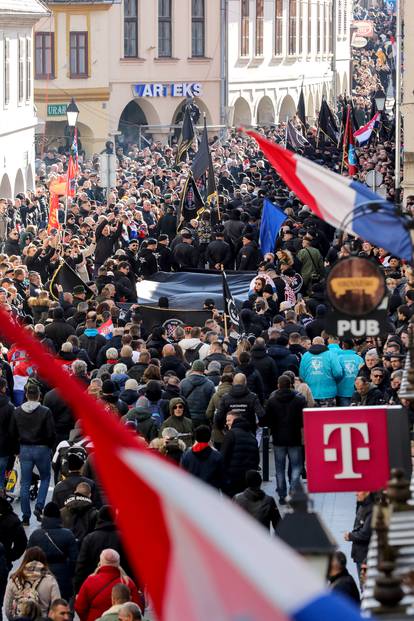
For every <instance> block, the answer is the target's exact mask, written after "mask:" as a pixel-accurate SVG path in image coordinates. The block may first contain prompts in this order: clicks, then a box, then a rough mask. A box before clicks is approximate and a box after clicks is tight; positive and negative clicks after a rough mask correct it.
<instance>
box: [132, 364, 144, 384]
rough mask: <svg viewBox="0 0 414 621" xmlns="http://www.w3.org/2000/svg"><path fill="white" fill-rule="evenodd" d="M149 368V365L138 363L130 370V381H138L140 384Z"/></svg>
mask: <svg viewBox="0 0 414 621" xmlns="http://www.w3.org/2000/svg"><path fill="white" fill-rule="evenodd" d="M147 368H148V364H142V363H139V362H138V363H137V364H134V366H133V367H131V368H130V369H128V377H129V378H130V379H134V380H136V381H137V382H138V384H139V383H140V382H141V379H142V376H143V375H144V371H145V369H147Z"/></svg>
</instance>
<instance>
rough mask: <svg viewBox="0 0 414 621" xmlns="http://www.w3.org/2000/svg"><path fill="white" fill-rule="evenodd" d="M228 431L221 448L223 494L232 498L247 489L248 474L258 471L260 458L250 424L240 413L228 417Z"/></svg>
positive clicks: (232, 412)
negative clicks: (251, 471) (249, 471)
mask: <svg viewBox="0 0 414 621" xmlns="http://www.w3.org/2000/svg"><path fill="white" fill-rule="evenodd" d="M226 427H227V429H228V431H227V433H226V434H225V436H224V441H223V444H222V446H221V454H222V456H223V467H224V484H223V492H224V493H225V494H227V496H230V498H232V497H233V496H234V495H235V494H239V493H240V492H243V491H244V490H245V489H246V472H247V471H248V470H257V469H258V467H259V462H260V456H259V447H258V445H257V441H256V437H255V435H254V434H253V433H252V432H251V429H250V425H249V422H248V421H247V420H246V419H245V418H244V417H243V416H241V414H240V413H239V412H235V411H231V412H229V413H228V414H227V416H226Z"/></svg>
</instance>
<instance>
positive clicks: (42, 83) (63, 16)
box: [34, 0, 220, 154]
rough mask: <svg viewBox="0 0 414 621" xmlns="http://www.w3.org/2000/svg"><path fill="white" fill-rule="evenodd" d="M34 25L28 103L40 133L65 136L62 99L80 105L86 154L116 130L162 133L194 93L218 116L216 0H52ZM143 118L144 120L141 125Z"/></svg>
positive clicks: (132, 135) (128, 135) (131, 136)
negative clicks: (32, 91) (32, 90)
mask: <svg viewBox="0 0 414 621" xmlns="http://www.w3.org/2000/svg"><path fill="white" fill-rule="evenodd" d="M47 4H48V7H49V9H50V11H51V15H50V17H48V18H45V19H43V20H41V21H40V22H39V23H38V24H37V27H36V33H35V51H34V55H35V101H36V105H37V109H38V114H39V117H40V118H41V119H43V120H44V121H45V126H44V129H45V139H44V141H45V142H46V143H47V144H48V145H49V144H53V145H54V146H59V145H62V144H65V143H66V141H67V134H68V132H67V127H66V105H67V104H68V103H69V102H70V100H71V98H72V97H74V98H75V100H76V103H77V105H78V107H79V111H80V113H79V119H78V130H79V137H80V141H81V144H82V146H83V148H84V149H85V150H86V152H87V153H88V154H90V153H93V152H96V151H100V150H102V148H103V146H104V143H105V141H107V140H108V139H109V138H110V136H111V135H112V134H113V133H114V132H117V131H121V132H122V135H121V136H120V139H121V140H122V139H125V140H127V141H129V142H133V141H136V140H138V137H139V136H143V137H145V136H147V137H149V136H152V137H156V138H166V137H167V136H168V133H169V131H170V129H169V128H170V125H171V124H174V123H176V122H177V120H178V119H179V118H180V113H181V109H182V105H183V102H184V100H185V97H186V96H188V95H192V96H194V99H195V102H196V103H197V105H198V106H199V108H200V110H201V112H205V113H206V117H207V122H208V124H209V125H218V124H219V122H220V0H123V1H122V2H120V1H119V0H93V1H92V0H90V1H85V0H53V1H49V2H47ZM147 126H149V127H147Z"/></svg>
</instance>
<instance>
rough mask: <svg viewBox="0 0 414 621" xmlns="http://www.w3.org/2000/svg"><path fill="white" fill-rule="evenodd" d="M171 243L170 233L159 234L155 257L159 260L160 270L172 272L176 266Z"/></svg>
mask: <svg viewBox="0 0 414 621" xmlns="http://www.w3.org/2000/svg"><path fill="white" fill-rule="evenodd" d="M169 243H170V240H169V237H168V235H165V234H161V235H159V237H158V245H157V251H156V253H155V258H156V259H157V261H158V267H159V269H160V272H171V270H172V269H173V266H174V260H173V254H172V251H171V248H169Z"/></svg>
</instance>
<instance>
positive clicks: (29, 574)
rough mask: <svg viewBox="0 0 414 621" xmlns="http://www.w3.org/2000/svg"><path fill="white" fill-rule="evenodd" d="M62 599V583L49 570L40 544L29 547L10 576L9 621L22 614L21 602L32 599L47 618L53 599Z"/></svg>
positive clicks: (8, 587) (8, 583) (6, 609)
mask: <svg viewBox="0 0 414 621" xmlns="http://www.w3.org/2000/svg"><path fill="white" fill-rule="evenodd" d="M57 598H60V590H59V585H58V583H57V580H56V578H55V577H54V575H53V574H52V572H51V571H50V569H49V567H48V564H47V559H46V555H45V553H44V552H43V550H42V549H41V548H39V547H37V546H35V547H32V548H27V550H26V552H25V554H24V556H23V559H22V562H21V563H20V567H19V568H18V569H17V571H15V572H14V573H13V574H12V575H11V576H10V578H9V580H8V582H7V587H6V593H5V595H4V610H5V613H6V617H7V618H8V619H9V621H13V619H14V618H15V617H19V616H20V615H21V614H22V612H23V611H22V605H24V604H25V603H26V602H27V601H33V602H35V603H36V604H38V605H39V606H40V610H41V613H42V617H47V614H48V612H49V608H50V606H51V604H52V602H53V601H54V600H55V599H57Z"/></svg>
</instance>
